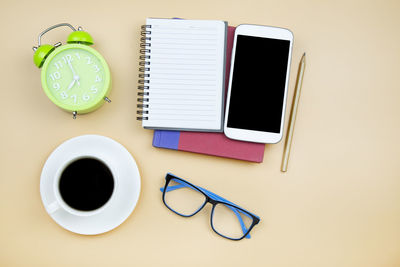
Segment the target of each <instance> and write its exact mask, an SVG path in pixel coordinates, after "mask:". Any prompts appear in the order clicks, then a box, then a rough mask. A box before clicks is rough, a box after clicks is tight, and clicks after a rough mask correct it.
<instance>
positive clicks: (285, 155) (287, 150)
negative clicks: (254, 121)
mask: <svg viewBox="0 0 400 267" xmlns="http://www.w3.org/2000/svg"><path fill="white" fill-rule="evenodd" d="M305 67H306V53H304V54H303V56H302V57H301V60H300V64H299V70H298V73H297V80H296V87H295V89H294V96H293V101H292V109H291V111H290V117H289V124H288V129H287V133H286V141H285V148H284V150H283V158H282V166H281V171H282V172H286V171H287V167H288V161H289V154H290V147H291V145H292V137H293V131H294V124H295V122H296V114H297V106H298V104H299V99H300V91H301V85H302V84H303V75H304V68H305Z"/></svg>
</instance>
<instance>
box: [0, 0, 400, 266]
mask: <svg viewBox="0 0 400 267" xmlns="http://www.w3.org/2000/svg"><path fill="white" fill-rule="evenodd" d="M399 13H400V2H399V1H397V0H395V1H362V0H361V1H334V0H332V1H318V0H314V1H313V0H303V1H286V0H282V1H269V0H260V1H254V0H247V1H236V0H227V1H222V0H221V1H215V0H203V1H183V0H182V1H177V0H176V1H117V0H114V1H110V0H109V1H103V0H98V1H75V0H72V1H4V0H2V1H1V2H0V25H1V36H2V38H1V42H0V47H1V51H2V56H1V58H2V64H1V66H0V76H1V86H0V88H1V89H0V90H1V92H0V96H1V115H0V116H1V131H0V142H1V143H0V147H1V154H0V162H1V163H0V164H1V168H0V170H1V174H0V214H1V217H0V265H1V266H83V265H85V266H88V265H89V266H90V265H93V266H117V265H129V266H180V265H183V266H191V265H193V266H205V265H210V266H214V265H215V266H251V265H254V266H307V267H311V266H335V267H337V266H341V267H345V266H352V267H353V266H362V267H368V266H376V267H395V266H400V179H399V177H400V174H399V173H400V167H399V151H400V145H399V142H398V136H399V134H400V120H399V114H400V101H399V100H400V86H399V70H400V45H399V44H400V35H399V27H400V17H399ZM150 16H152V17H183V18H190V19H221V20H226V21H228V22H229V24H230V25H238V24H241V23H253V24H265V25H274V26H280V27H286V28H289V29H291V30H292V31H293V33H294V36H295V42H294V50H293V63H292V66H291V76H290V84H289V99H288V100H289V102H288V103H291V99H292V95H293V88H294V84H295V77H296V73H297V66H298V62H299V60H300V57H301V54H302V53H303V52H307V67H306V73H305V77H304V83H303V91H302V96H301V102H300V106H299V110H298V119H297V124H296V130H295V136H294V140H293V141H294V143H293V150H292V154H291V161H290V163H289V171H288V173H286V174H282V173H281V172H280V171H279V168H280V163H281V156H282V150H283V142H281V143H279V144H277V145H267V147H266V151H265V157H264V162H263V163H262V164H255V163H247V162H240V161H236V160H230V159H223V158H216V157H210V156H204V155H197V154H192V153H183V152H176V151H170V150H163V149H156V148H153V147H152V146H151V141H152V131H149V130H144V129H142V128H141V126H140V125H139V123H137V122H136V120H135V117H136V116H135V112H136V108H135V106H136V100H135V99H136V89H135V88H136V86H137V74H138V71H137V70H138V57H139V53H138V50H139V49H138V45H139V31H140V25H141V24H143V23H144V22H145V18H146V17H150ZM60 22H69V23H71V24H73V25H75V26H78V25H82V26H83V27H84V28H85V29H86V30H87V31H88V32H89V33H90V34H91V35H92V36H93V38H94V40H95V46H94V48H95V49H97V50H98V51H99V52H100V53H101V54H102V55H104V57H105V58H106V60H107V61H108V63H109V65H110V68H111V70H112V77H113V90H112V93H111V96H110V98H111V99H112V100H113V103H112V104H109V105H105V106H103V107H102V108H101V109H99V110H98V111H96V112H94V113H91V114H88V115H85V116H80V117H79V118H78V119H77V120H75V121H74V120H72V118H71V116H70V114H68V113H65V112H63V111H61V110H60V109H58V108H57V107H56V106H55V105H53V104H52V103H51V102H50V101H49V100H48V99H47V97H46V96H45V94H44V93H43V91H42V89H41V83H40V70H39V69H37V68H36V67H35V66H34V64H33V62H32V55H33V52H32V50H31V47H32V46H33V45H35V44H36V43H37V35H38V34H39V32H40V31H42V30H43V29H44V28H46V27H48V26H50V25H53V24H56V23H60ZM68 32H69V31H68V30H67V29H64V30H59V31H55V32H53V33H52V34H49V35H47V36H46V37H45V41H46V42H49V43H55V42H56V41H63V42H65V40H66V37H67V34H68ZM249 109H250V103H249ZM287 110H288V108H287ZM286 123H287V121H286ZM89 133H93V134H100V135H105V136H108V137H111V138H113V139H115V140H116V141H118V142H120V143H121V144H123V145H124V146H125V147H126V148H127V149H128V150H129V151H130V152H131V153H132V155H133V156H134V157H135V159H136V161H137V163H138V165H139V169H140V172H141V175H142V178H141V181H142V192H141V196H140V200H139V202H138V206H137V208H136V209H135V211H134V212H133V213H132V215H131V216H130V217H129V218H128V219H127V220H126V221H125V222H124V223H123V224H122V225H121V226H120V227H118V228H116V229H115V230H113V231H111V232H109V233H106V234H102V235H99V236H92V237H87V236H80V235H77V234H73V233H70V232H68V231H66V230H64V229H63V228H61V227H60V226H58V225H57V224H56V223H55V222H54V221H53V220H52V219H51V218H50V217H49V216H48V215H47V213H46V212H45V210H44V208H43V206H42V203H41V199H40V194H39V177H40V173H41V169H42V166H43V164H44V162H45V161H46V159H47V157H48V156H49V154H50V153H51V152H52V151H53V149H55V148H56V147H57V146H58V145H59V144H60V143H62V142H63V141H65V140H67V139H69V138H71V137H75V136H78V135H82V134H89ZM167 171H170V172H173V173H175V174H177V175H180V176H182V177H187V178H189V179H190V181H192V182H193V183H195V184H198V185H200V186H204V187H206V188H208V189H210V190H211V191H214V192H216V193H218V194H220V195H222V196H224V197H226V198H227V199H229V200H232V201H234V202H236V203H237V204H239V205H241V206H243V207H244V208H247V209H249V210H251V211H253V212H254V213H256V214H258V215H259V216H260V217H261V218H262V222H261V223H260V224H259V225H258V226H256V228H255V229H254V231H253V235H252V238H251V239H250V240H243V241H240V242H232V241H228V240H225V239H223V238H220V237H218V236H217V235H216V234H214V233H213V232H212V231H211V229H210V225H209V209H205V210H204V211H202V212H201V213H200V214H198V215H197V216H196V217H194V218H191V219H185V218H181V217H179V216H176V215H174V214H172V213H171V212H170V211H168V210H167V209H166V208H165V207H164V206H163V204H162V202H161V194H160V191H159V189H158V188H159V187H160V186H162V185H163V183H164V178H163V177H164V175H165V173H166V172H167Z"/></svg>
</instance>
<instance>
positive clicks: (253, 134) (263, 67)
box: [224, 25, 293, 143]
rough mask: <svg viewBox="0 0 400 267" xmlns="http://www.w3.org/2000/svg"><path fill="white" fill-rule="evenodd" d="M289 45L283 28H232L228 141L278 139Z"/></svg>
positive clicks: (287, 32)
mask: <svg viewBox="0 0 400 267" xmlns="http://www.w3.org/2000/svg"><path fill="white" fill-rule="evenodd" d="M292 44H293V34H292V32H291V31H290V30H287V29H283V28H276V27H268V26H258V25H239V26H238V27H237V28H236V31H235V37H234V43H233V50H232V61H231V70H230V77H229V87H228V96H227V100H228V101H227V103H226V111H225V122H224V133H225V135H226V136H227V137H228V138H231V139H236V140H243V141H250V142H257V143H277V142H279V141H280V140H281V139H282V132H283V125H284V115H285V107H286V95H287V87H288V80H289V71H290V62H291V57H292Z"/></svg>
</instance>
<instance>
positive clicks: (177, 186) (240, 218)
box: [160, 180, 253, 238]
mask: <svg viewBox="0 0 400 267" xmlns="http://www.w3.org/2000/svg"><path fill="white" fill-rule="evenodd" d="M174 181H175V182H179V183H180V185H174V186H168V188H167V191H166V192H169V191H173V190H176V189H179V188H182V187H189V188H192V189H194V190H197V188H194V187H193V186H191V185H190V184H188V183H185V182H184V181H180V180H174ZM199 188H200V189H201V190H203V191H204V193H206V194H208V195H209V196H211V197H213V198H215V199H216V200H220V201H224V202H226V203H228V204H231V205H233V206H236V205H235V204H233V203H232V202H230V201H228V200H226V199H224V198H222V197H220V196H218V195H216V194H214V193H213V192H210V191H208V190H207V189H204V188H201V187H199ZM160 190H161V192H164V188H163V187H162V188H160ZM228 207H229V208H230V209H231V210H232V211H233V213H235V215H236V217H237V218H238V220H239V223H240V226H241V227H242V231H243V234H245V233H246V232H247V230H248V229H247V228H246V226H245V224H244V222H243V219H242V217H241V216H240V214H239V212H238V210H237V209H235V208H234V207H231V206H228ZM239 211H240V210H239ZM240 212H241V211H240ZM241 213H243V212H241ZM243 214H244V215H246V216H247V217H249V218H251V216H249V215H248V214H246V213H243ZM251 219H253V218H251ZM250 237H251V236H250V233H249V234H247V235H246V238H250Z"/></svg>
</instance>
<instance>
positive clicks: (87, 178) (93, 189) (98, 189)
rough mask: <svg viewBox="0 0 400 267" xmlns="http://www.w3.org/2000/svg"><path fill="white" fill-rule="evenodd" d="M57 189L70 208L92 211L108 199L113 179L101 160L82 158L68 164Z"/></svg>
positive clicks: (112, 188) (111, 190) (112, 186)
mask: <svg viewBox="0 0 400 267" xmlns="http://www.w3.org/2000/svg"><path fill="white" fill-rule="evenodd" d="M59 190H60V194H61V197H62V199H63V200H64V201H65V203H67V204H68V205H69V206H70V207H71V208H74V209H77V210H81V211H92V210H95V209H98V208H100V207H101V206H103V205H104V204H105V203H107V201H108V200H109V199H110V197H111V195H112V193H113V190H114V179H113V175H112V173H111V171H110V169H109V168H108V167H107V166H106V165H105V164H104V163H103V162H101V161H99V160H97V159H93V158H82V159H79V160H76V161H74V162H72V163H71V164H69V165H68V166H67V167H66V168H65V170H64V171H63V172H62V174H61V178H60V183H59Z"/></svg>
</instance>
